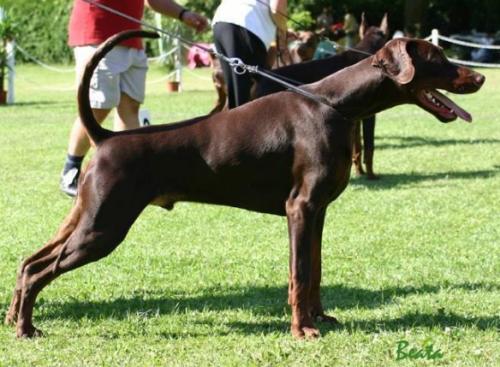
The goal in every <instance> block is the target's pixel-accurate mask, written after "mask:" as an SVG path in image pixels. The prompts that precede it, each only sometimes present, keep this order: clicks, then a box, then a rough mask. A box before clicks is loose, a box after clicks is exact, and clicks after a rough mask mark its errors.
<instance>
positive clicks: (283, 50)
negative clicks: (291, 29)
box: [269, 0, 292, 64]
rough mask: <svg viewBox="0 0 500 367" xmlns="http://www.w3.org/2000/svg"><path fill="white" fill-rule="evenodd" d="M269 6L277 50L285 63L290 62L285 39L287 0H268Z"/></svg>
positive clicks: (290, 58)
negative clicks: (274, 27) (274, 29)
mask: <svg viewBox="0 0 500 367" xmlns="http://www.w3.org/2000/svg"><path fill="white" fill-rule="evenodd" d="M269 8H270V11H271V18H272V19H273V22H274V24H276V41H277V46H278V52H279V53H280V54H281V57H282V59H283V61H285V63H286V64H291V63H292V57H291V56H290V51H289V50H288V40H287V24H286V23H287V18H288V10H287V8H288V1H287V0H270V2H269Z"/></svg>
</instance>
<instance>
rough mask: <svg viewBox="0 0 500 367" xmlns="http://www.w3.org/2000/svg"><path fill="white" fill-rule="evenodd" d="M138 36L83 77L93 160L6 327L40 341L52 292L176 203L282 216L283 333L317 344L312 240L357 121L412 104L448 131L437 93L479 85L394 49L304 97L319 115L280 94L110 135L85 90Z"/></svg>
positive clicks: (31, 262)
mask: <svg viewBox="0 0 500 367" xmlns="http://www.w3.org/2000/svg"><path fill="white" fill-rule="evenodd" d="M136 36H142V37H154V36H155V34H151V33H149V32H142V31H128V32H124V33H121V34H118V35H116V36H114V37H112V38H111V39H110V40H109V41H107V42H106V43H105V44H103V45H102V46H101V47H100V48H99V49H98V50H97V52H96V53H95V55H94V56H93V58H92V59H91V61H90V62H89V64H88V65H87V68H86V70H85V73H84V75H83V79H82V82H81V84H80V87H79V91H78V102H79V111H80V117H81V119H82V122H83V124H84V126H85V128H86V129H87V132H88V134H89V135H90V137H91V139H92V140H93V141H94V142H95V144H96V152H95V154H94V156H93V158H92V160H91V162H90V164H89V166H88V169H87V170H86V172H85V173H84V175H83V176H82V178H81V180H80V186H79V188H78V196H77V199H76V203H75V205H74V207H73V208H72V210H71V212H70V214H69V215H68V217H67V219H66V220H65V221H64V223H63V224H62V226H61V228H60V229H59V232H58V233H57V234H56V236H55V237H54V238H53V239H52V240H51V241H49V242H48V243H47V244H46V245H45V247H43V248H42V249H41V250H39V251H38V252H36V253H35V254H33V255H32V256H30V257H29V258H28V259H26V260H25V261H23V262H22V264H21V266H20V268H19V273H18V277H17V283H16V287H15V289H14V297H13V299H12V303H11V305H10V308H9V311H8V313H7V316H6V319H5V321H6V323H8V324H16V330H17V336H18V337H33V336H36V335H41V332H40V331H39V330H38V329H36V328H35V327H34V326H33V323H32V315H33V308H34V305H35V300H36V298H37V296H38V294H39V293H40V291H41V290H42V289H43V288H44V287H45V286H47V285H48V284H49V283H50V282H51V281H52V280H54V279H55V278H57V277H58V276H59V275H61V274H63V273H66V272H68V271H71V270H73V269H76V268H78V267H81V266H83V265H85V264H88V263H90V262H93V261H97V260H99V259H101V258H103V257H105V256H107V255H109V254H110V253H111V252H112V251H113V250H114V249H115V248H116V247H117V246H118V245H119V244H120V243H121V242H122V241H123V239H124V238H125V236H126V234H127V232H128V230H129V228H130V227H131V226H132V224H133V223H134V221H135V220H136V218H137V217H138V216H139V215H140V213H141V212H142V210H143V209H144V208H145V207H146V206H147V205H150V204H152V205H158V206H161V207H163V208H165V209H172V208H173V206H174V204H175V203H176V202H178V201H196V202H202V203H211V204H219V205H227V206H232V207H238V208H244V209H248V210H252V211H258V212H262V213H269V214H275V215H280V216H286V217H287V220H288V228H289V240H290V262H289V266H290V272H289V293H288V302H289V304H290V305H291V308H292V321H291V332H292V334H293V335H294V336H295V337H297V338H302V337H304V336H307V337H316V336H318V335H319V331H318V329H317V328H316V327H315V326H314V320H315V319H316V320H320V321H326V322H336V319H335V318H334V317H331V316H327V315H325V313H324V311H323V306H322V303H321V299H320V282H321V261H322V260H321V246H322V245H321V237H322V232H323V225H324V221H325V215H326V209H327V207H328V205H329V204H330V203H331V202H332V201H333V200H335V199H336V198H337V197H338V196H339V195H340V194H341V193H342V191H343V190H344V188H345V187H346V186H347V183H348V180H349V174H350V169H351V153H352V143H353V142H352V136H353V130H354V121H355V120H359V119H362V118H363V117H366V116H370V115H373V114H374V113H377V112H379V111H382V110H384V109H386V108H389V107H392V106H395V105H398V104H402V103H415V104H418V105H419V106H420V107H422V108H424V109H425V110H427V111H429V112H430V113H432V114H433V115H434V116H436V117H437V118H438V119H440V120H441V121H445V122H446V121H451V120H454V119H456V118H457V117H461V118H465V119H470V115H468V114H467V113H466V112H465V111H464V110H462V109H461V108H459V107H458V106H457V105H456V104H454V103H453V102H451V100H450V99H448V98H446V97H445V98H443V97H442V94H441V93H439V92H437V91H436V88H443V89H445V90H447V91H449V92H452V93H472V92H475V91H477V90H478V89H479V88H480V87H481V85H482V84H483V82H484V77H483V76H482V75H480V74H478V73H476V72H474V71H472V70H469V69H467V68H464V67H459V66H456V65H453V64H451V63H449V62H448V60H447V59H446V58H445V57H444V55H443V53H442V51H441V50H440V49H438V48H437V47H435V46H433V45H432V44H430V43H428V42H425V41H420V40H410V39H400V40H396V41H392V42H389V43H388V44H387V45H386V46H385V47H384V48H382V49H381V50H380V51H379V52H378V53H377V54H376V55H375V56H374V57H370V58H368V59H366V60H363V61H361V62H359V63H357V64H356V65H353V66H351V67H348V68H346V69H344V70H341V71H339V72H338V73H335V74H333V75H331V76H329V77H327V78H325V79H322V80H321V81H319V82H317V83H314V84H310V85H307V86H304V88H305V89H307V90H308V91H309V92H311V93H313V94H315V95H317V96H319V97H321V98H322V99H323V100H326V101H327V104H324V103H321V102H317V101H315V100H311V99H307V98H305V97H303V96H302V95H298V94H295V93H292V92H282V93H276V94H273V95H270V96H267V97H263V98H259V99H257V100H255V101H252V102H250V103H248V104H246V105H244V106H241V107H239V108H236V109H233V110H230V111H224V112H221V113H219V114H216V115H212V116H202V117H197V118H193V119H190V120H186V121H182V122H179V123H176V124H171V125H159V126H158V125H157V126H149V127H144V128H141V129H137V130H128V131H122V132H111V131H109V130H106V129H104V128H103V127H101V126H100V125H99V124H97V122H96V121H95V118H94V116H93V114H92V109H91V108H90V103H89V97H88V89H89V84H90V79H91V76H92V73H93V70H94V68H95V67H96V65H97V64H98V62H99V60H100V59H101V58H102V57H103V55H104V54H105V53H106V52H107V51H109V50H110V49H111V48H112V47H113V46H114V45H116V44H119V43H120V42H121V41H123V40H124V39H128V38H131V37H136ZM412 69H414V71H411V70H412ZM207 251H209V250H207Z"/></svg>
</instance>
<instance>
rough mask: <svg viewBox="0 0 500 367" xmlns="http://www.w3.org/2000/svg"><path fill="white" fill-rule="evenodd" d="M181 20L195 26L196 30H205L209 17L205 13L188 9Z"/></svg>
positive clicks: (192, 26)
mask: <svg viewBox="0 0 500 367" xmlns="http://www.w3.org/2000/svg"><path fill="white" fill-rule="evenodd" d="M181 21H182V22H183V23H184V24H186V25H187V26H188V27H191V28H194V29H195V30H196V32H198V33H199V32H203V31H204V30H205V29H206V28H207V26H208V19H207V18H205V17H204V16H203V15H201V14H198V13H194V12H191V11H189V10H188V11H186V12H185V13H184V14H183V15H182V19H181Z"/></svg>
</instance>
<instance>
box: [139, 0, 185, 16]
mask: <svg viewBox="0 0 500 367" xmlns="http://www.w3.org/2000/svg"><path fill="white" fill-rule="evenodd" d="M145 4H146V5H147V6H149V7H150V8H151V9H153V10H154V11H156V12H158V13H161V14H163V15H167V16H169V17H172V18H179V15H180V13H181V11H182V10H183V9H184V8H183V7H182V6H181V5H179V4H177V3H176V2H175V1H171V0H145Z"/></svg>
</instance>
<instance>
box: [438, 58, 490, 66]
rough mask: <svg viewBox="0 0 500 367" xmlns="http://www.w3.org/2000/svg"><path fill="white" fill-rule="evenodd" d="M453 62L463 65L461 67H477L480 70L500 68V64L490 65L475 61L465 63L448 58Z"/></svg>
mask: <svg viewBox="0 0 500 367" xmlns="http://www.w3.org/2000/svg"><path fill="white" fill-rule="evenodd" d="M448 60H450V61H451V62H454V63H455V64H461V65H466V66H476V67H480V68H500V64H490V63H484V62H475V61H464V60H459V59H452V58H451V57H449V58H448Z"/></svg>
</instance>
